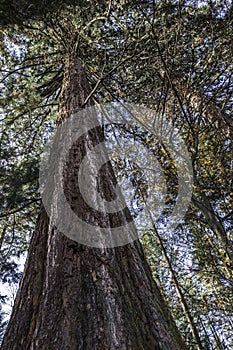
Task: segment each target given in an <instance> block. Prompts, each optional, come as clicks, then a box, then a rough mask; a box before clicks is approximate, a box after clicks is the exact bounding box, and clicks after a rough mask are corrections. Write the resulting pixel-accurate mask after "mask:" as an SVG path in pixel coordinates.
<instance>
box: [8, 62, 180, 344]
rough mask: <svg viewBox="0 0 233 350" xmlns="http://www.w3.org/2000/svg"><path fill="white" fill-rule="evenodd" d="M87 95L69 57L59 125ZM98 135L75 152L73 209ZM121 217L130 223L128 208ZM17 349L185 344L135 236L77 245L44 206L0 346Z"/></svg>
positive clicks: (69, 191) (69, 193)
mask: <svg viewBox="0 0 233 350" xmlns="http://www.w3.org/2000/svg"><path fill="white" fill-rule="evenodd" d="M89 93H90V91H89V86H88V82H87V78H86V75H85V72H84V69H83V66H82V64H81V61H80V60H79V59H78V58H76V57H73V56H71V55H70V56H69V57H68V58H67V60H66V67H65V74H64V81H63V88H62V93H61V104H60V110H59V117H58V123H60V122H61V121H62V120H64V119H66V118H68V116H69V115H70V114H72V113H74V112H76V111H78V110H80V108H82V106H83V103H84V101H85V99H86V97H87V96H88V94H89ZM88 104H89V105H90V104H91V101H89V102H88ZM101 137H102V136H101V130H99V129H98V128H96V130H94V131H93V132H92V133H91V134H90V133H89V134H88V139H87V138H85V137H84V138H83V139H82V144H77V145H76V146H75V147H76V149H75V147H74V148H73V149H72V154H71V155H70V158H69V162H68V165H67V167H68V168H67V170H68V171H67V174H66V175H65V183H64V192H66V197H67V200H68V201H69V203H70V205H71V207H72V209H73V210H74V211H75V210H78V211H80V210H83V211H85V210H86V209H85V208H81V209H80V206H81V205H82V202H81V201H80V200H79V199H78V200H77V196H79V193H77V188H76V187H75V184H74V181H72V179H73V180H74V178H75V176H76V175H77V174H76V173H75V171H74V169H75V168H76V165H77V162H79V161H80V160H79V159H78V157H80V154H81V156H82V157H83V155H84V154H85V152H86V149H87V148H88V147H89V145H90V142H91V143H92V144H94V143H96V142H98V139H101ZM105 170H106V171H105V173H104V172H103V173H102V174H101V176H102V183H103V184H108V186H103V187H105V190H106V187H107V188H108V191H109V192H110V194H111V192H112V191H113V188H114V186H112V185H114V176H109V174H112V169H111V167H110V165H108V167H107V168H106V169H105ZM103 191H104V190H103ZM74 194H75V196H74ZM105 195H106V194H105ZM74 198H75V199H74ZM124 215H125V216H126V220H128V218H127V216H128V215H129V213H128V212H126V213H124ZM110 219H111V218H110ZM97 220H98V218H97ZM14 349H15V350H21V349H22V350H29V349H30V350H32V349H40V350H43V349H45V350H50V349H59V350H60V349H67V350H68V349H71V350H73V349H74V350H75V349H97V350H99V349H103V350H111V349H112V350H113V349H114V350H115V349H120V350H124V349H127V350H129V349H132V350H137V349H145V350H150V349H164V350H168V349H169V350H173V349H176V350H178V349H179V350H181V349H186V347H185V345H184V343H183V341H182V339H181V337H180V335H179V332H178V330H177V328H176V326H175V323H174V321H173V320H172V318H171V315H170V313H169V311H168V309H167V307H166V305H165V302H164V301H163V299H162V296H161V293H160V291H159V289H158V287H157V286H156V284H155V282H154V281H153V279H152V275H151V272H150V270H149V267H148V265H147V263H146V261H145V257H144V254H143V251H142V248H141V245H140V243H139V241H135V242H134V243H132V244H127V245H125V246H122V247H117V248H103V249H100V248H91V247H88V246H85V245H81V244H79V243H76V242H75V241H72V240H70V239H69V238H67V237H66V236H65V235H64V234H62V233H60V232H58V231H57V230H56V228H54V227H51V224H50V222H49V218H48V216H47V213H46V211H45V209H44V208H43V207H42V208H41V211H40V213H39V217H38V222H37V227H36V230H35V233H34V235H33V237H32V240H31V244H30V248H29V253H28V258H27V262H26V266H25V271H24V274H23V277H22V280H21V283H20V288H19V291H18V294H17V297H16V300H15V305H14V308H13V312H12V315H11V319H10V322H9V325H8V328H7V331H6V334H5V337H4V340H3V344H2V350H14Z"/></svg>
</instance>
